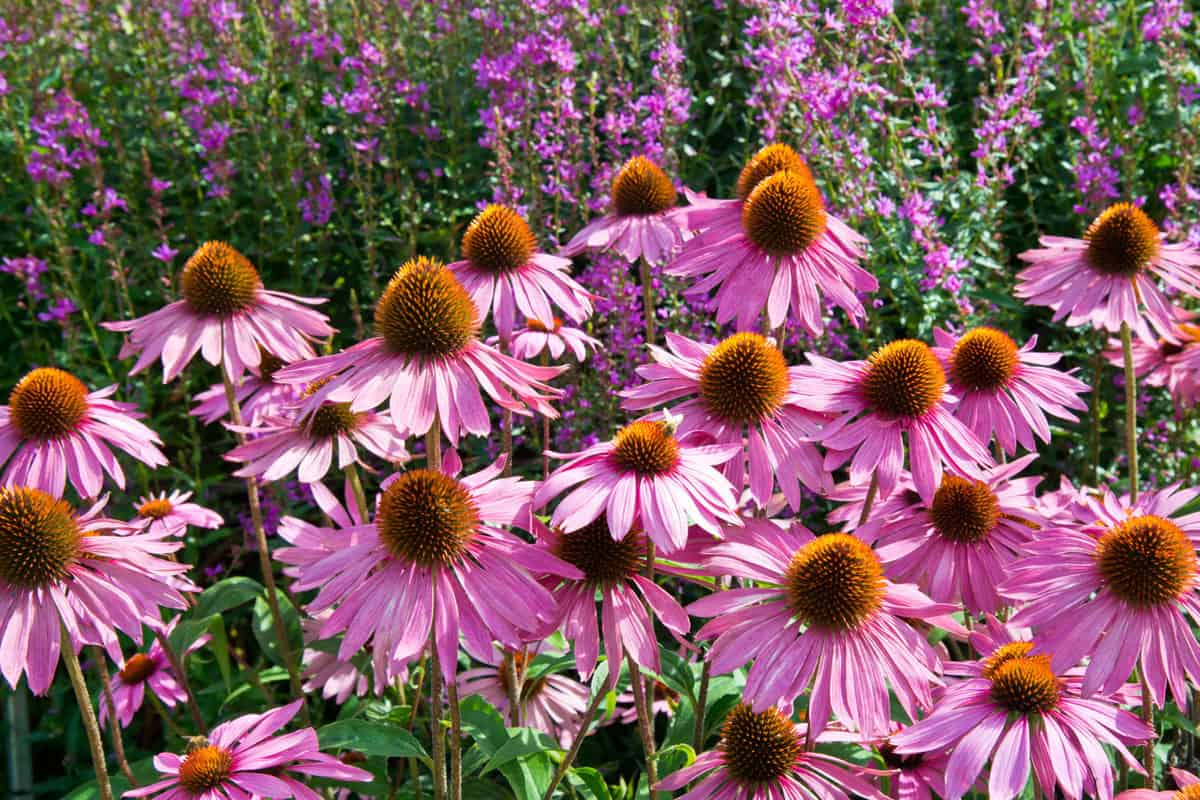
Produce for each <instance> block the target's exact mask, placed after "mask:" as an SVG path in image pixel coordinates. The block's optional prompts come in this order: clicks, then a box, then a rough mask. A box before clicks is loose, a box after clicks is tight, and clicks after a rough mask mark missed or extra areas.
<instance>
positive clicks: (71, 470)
mask: <svg viewBox="0 0 1200 800" xmlns="http://www.w3.org/2000/svg"><path fill="white" fill-rule="evenodd" d="M116 390H117V387H116V386H109V387H108V388H106V389H100V390H98V391H95V392H89V391H88V389H87V387H86V386H84V384H83V381H81V380H79V379H78V378H76V377H75V376H74V375H72V374H71V373H69V372H66V371H64V370H61V369H56V368H55V367H39V368H38V369H35V370H33V371H32V372H30V373H28V374H27V375H26V376H25V377H24V378H22V379H21V380H20V381H19V382H18V383H17V385H16V386H15V387H13V390H12V393H11V394H9V396H8V405H7V406H0V464H3V463H4V462H5V461H7V462H8V467H7V468H6V469H5V470H4V479H3V481H4V483H5V484H6V485H9V486H13V485H16V486H36V487H38V488H40V489H44V490H46V491H47V492H49V493H50V494H53V495H55V496H61V495H62V493H63V490H64V489H65V488H66V485H67V480H68V478H69V479H70V481H71V485H72V486H74V487H75V491H77V492H79V496H80V497H96V496H97V495H99V494H100V491H101V490H102V489H103V488H104V475H105V473H107V474H108V476H109V477H110V478H112V480H113V483H115V484H116V485H117V486H119V487H120V488H122V489H123V488H125V472H124V470H122V469H121V465H120V463H118V462H117V458H116V456H115V455H114V454H113V448H115V449H117V450H121V451H123V452H125V453H128V454H129V455H131V456H133V457H134V458H136V459H137V460H138V461H141V462H142V463H143V464H146V465H148V466H150V467H161V466H164V465H165V464H166V463H167V458H166V456H164V455H163V454H162V451H161V450H159V449H158V446H159V445H161V444H162V440H161V439H159V438H158V434H156V433H155V432H154V431H152V430H150V429H149V428H147V427H146V426H145V425H143V424H142V423H141V422H138V420H139V419H141V418H142V417H144V416H145V414H142V413H141V412H139V411H138V410H137V406H135V405H134V404H133V403H119V402H117V401H115V400H111V399H109V398H110V397H112V394H113V393H114V392H115V391H116Z"/></svg>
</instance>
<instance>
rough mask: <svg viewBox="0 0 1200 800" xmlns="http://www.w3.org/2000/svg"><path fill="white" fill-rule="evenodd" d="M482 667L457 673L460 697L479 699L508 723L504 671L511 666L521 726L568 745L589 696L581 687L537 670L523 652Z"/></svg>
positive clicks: (493, 660)
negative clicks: (515, 674) (491, 707)
mask: <svg viewBox="0 0 1200 800" xmlns="http://www.w3.org/2000/svg"><path fill="white" fill-rule="evenodd" d="M484 663H486V664H488V665H489V666H486V667H476V668H474V669H469V670H466V671H465V672H460V673H459V675H458V694H459V696H460V697H469V696H470V695H479V696H480V697H482V698H483V699H484V700H486V701H488V702H489V703H491V704H492V706H493V707H494V708H495V709H496V710H497V711H498V712H500V716H502V717H504V718H505V719H508V714H509V689H510V688H511V687H510V686H509V675H508V668H509V665H510V664H512V665H513V666H514V667H515V669H516V673H517V680H518V682H519V683H520V686H521V696H520V699H519V702H520V706H521V725H522V726H525V727H528V728H533V729H535V730H539V731H542V732H544V733H547V734H549V735H550V736H553V737H554V738H555V740H557V741H558V743H559V744H561V745H562V746H563V747H567V746H568V745H569V744H570V743H571V741H572V740H573V739H574V738H575V734H576V732H577V731H578V730H579V722H580V720H581V719H582V718H583V714H584V712H586V711H587V708H588V703H589V701H590V700H591V696H592V694H591V690H590V689H589V688H588V687H587V686H586V685H585V684H582V683H580V682H579V681H575V680H571V679H570V678H568V677H567V676H565V675H558V674H555V673H553V672H549V671H547V670H542V669H538V668H537V666H536V665H535V664H534V663H533V655H527V654H526V652H525V651H524V650H518V651H516V652H515V653H504V654H503V655H499V656H493V657H492V658H490V659H487V660H486V661H485V662H484Z"/></svg>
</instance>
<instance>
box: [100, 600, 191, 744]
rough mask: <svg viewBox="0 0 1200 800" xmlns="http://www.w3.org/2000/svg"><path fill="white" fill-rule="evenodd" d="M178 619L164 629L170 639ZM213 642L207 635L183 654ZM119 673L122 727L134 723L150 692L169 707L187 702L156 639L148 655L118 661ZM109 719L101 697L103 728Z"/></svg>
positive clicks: (116, 691) (115, 687)
mask: <svg viewBox="0 0 1200 800" xmlns="http://www.w3.org/2000/svg"><path fill="white" fill-rule="evenodd" d="M178 622H179V617H175V618H174V619H172V620H171V621H170V622H168V623H167V624H166V625H164V626H163V634H164V635H167V636H169V635H170V634H171V631H173V630H175V626H176V624H178ZM210 639H212V637H211V636H209V635H208V634H207V633H206V634H204V635H203V636H201V637H199V638H198V639H196V641H194V642H192V643H191V644H190V645H189V646H188V648H187V650H186V651H185V652H184V653H183V655H187V654H188V653H192V652H195V651H196V650H199V649H200V648H201V647H203V646H204V645H206V644H208V642H209V640H210ZM117 663H118V664H120V667H121V668H120V671H119V672H117V674H116V675H115V676H113V679H112V684H111V690H112V691H111V693H112V701H113V708H115V709H116V712H117V721H118V722H119V723H121V727H122V728H128V727H129V723H131V722H133V715H134V714H136V713H137V712H138V709H140V708H141V707H142V703H143V702H145V700H146V692H147V691H149V692H150V693H151V694H153V695H154V696H155V697H156V698H157V699H158V700H161V701H162V704H163V705H165V706H166V707H167V708H174V707H175V706H177V705H179V704H180V703H183V702H184V701H185V700H187V693H186V692H185V691H184V690H183V686H181V685H180V684H179V681H178V680H177V679H176V677H175V675H174V673H173V672H172V671H171V663H170V661H169V660H168V659H167V654H166V653H165V652H164V651H163V647H162V643H161V642H160V641H159V640H158V639H155V640H154V641H153V642H152V643H151V644H150V649H149V650H147V651H146V652H145V653H134V654H133V655H132V656H130V657H129V658H128V659H127V660H124V661H118V662H117ZM107 719H108V702H107V699H106V697H105V696H104V695H101V696H100V725H101V726H102V727H103V725H104V722H105V720H107Z"/></svg>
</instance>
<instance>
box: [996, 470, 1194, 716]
mask: <svg viewBox="0 0 1200 800" xmlns="http://www.w3.org/2000/svg"><path fill="white" fill-rule="evenodd" d="M1198 494H1200V489H1180V488H1179V485H1178V484H1175V485H1173V486H1169V487H1167V488H1165V489H1162V490H1160V491H1148V492H1145V493H1144V494H1142V495H1141V496H1140V497H1139V498H1138V501H1137V502H1136V503H1130V502H1129V499H1128V497H1121V498H1118V497H1117V496H1116V495H1114V494H1113V493H1112V492H1110V491H1108V490H1107V489H1106V490H1104V492H1103V494H1102V495H1101V497H1099V498H1093V497H1088V498H1086V499H1085V500H1084V501H1083V502H1082V503H1081V504H1079V505H1077V506H1076V509H1077V511H1078V513H1079V514H1080V518H1079V520H1078V522H1077V523H1076V524H1075V525H1072V526H1070V527H1058V528H1055V529H1053V530H1049V531H1046V532H1044V533H1043V534H1042V535H1040V536H1039V537H1037V539H1036V540H1035V541H1033V542H1031V543H1030V544H1029V545H1028V546H1027V547H1026V548H1025V549H1026V552H1027V556H1026V557H1025V558H1023V559H1021V560H1019V561H1017V562H1016V563H1015V564H1014V565H1013V567H1012V569H1011V570H1010V573H1009V580H1008V581H1007V582H1006V583H1005V584H1004V585H1002V586H1001V587H1000V591H1001V592H1002V593H1003V594H1005V595H1006V596H1008V597H1011V598H1013V599H1014V600H1016V601H1018V602H1019V604H1020V608H1019V609H1018V611H1017V613H1016V614H1015V615H1014V616H1013V618H1012V623H1013V624H1014V625H1021V626H1027V627H1031V628H1033V629H1034V630H1036V631H1037V634H1038V639H1039V641H1040V642H1042V644H1043V645H1044V647H1045V650H1046V651H1047V652H1052V653H1053V654H1054V669H1055V670H1056V671H1059V670H1062V669H1066V668H1068V667H1072V666H1074V665H1076V664H1078V663H1079V662H1080V661H1081V660H1083V658H1084V657H1085V656H1089V657H1090V660H1089V661H1088V665H1087V671H1086V673H1085V675H1084V680H1083V693H1084V694H1085V695H1090V694H1092V693H1093V692H1096V691H1100V692H1102V693H1104V694H1111V693H1113V692H1114V691H1116V690H1117V689H1118V688H1120V687H1121V686H1122V685H1123V684H1124V683H1125V681H1126V680H1127V679H1128V678H1129V676H1130V675H1131V674H1132V673H1133V670H1134V667H1135V666H1136V667H1138V668H1139V669H1140V671H1141V675H1142V677H1143V679H1144V680H1145V682H1146V685H1147V686H1148V687H1149V689H1150V696H1151V698H1152V699H1153V701H1154V704H1155V705H1156V706H1158V707H1160V708H1161V707H1162V705H1163V703H1164V702H1165V690H1166V687H1167V685H1170V688H1171V694H1172V696H1173V697H1174V698H1175V702H1176V703H1178V704H1179V705H1180V706H1181V707H1186V706H1187V704H1188V698H1189V695H1190V692H1189V690H1188V680H1189V679H1190V680H1191V681H1192V684H1193V685H1200V643H1197V641H1196V637H1195V636H1194V635H1193V634H1192V629H1191V627H1190V625H1189V624H1188V618H1189V617H1191V619H1192V620H1195V621H1196V622H1200V596H1198V595H1197V593H1196V591H1197V589H1200V561H1198V560H1197V557H1196V546H1197V544H1198V543H1200V513H1192V514H1186V515H1184V516H1178V517H1177V516H1174V515H1175V513H1176V512H1177V511H1179V509H1181V508H1183V507H1184V506H1185V505H1186V504H1187V503H1189V502H1190V501H1191V500H1193V499H1194V498H1195V497H1196V496H1197V495H1198Z"/></svg>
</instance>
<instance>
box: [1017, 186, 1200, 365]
mask: <svg viewBox="0 0 1200 800" xmlns="http://www.w3.org/2000/svg"><path fill="white" fill-rule="evenodd" d="M1039 243H1040V244H1041V245H1042V247H1041V248H1040V249H1036V250H1027V251H1025V252H1024V253H1021V255H1020V258H1021V260H1022V261H1025V262H1028V263H1029V264H1030V266H1028V267H1026V268H1025V269H1023V270H1022V271H1021V272H1020V274H1018V275H1017V288H1016V290H1015V293H1016V295H1017V297H1020V298H1022V299H1024V300H1025V301H1026V302H1027V303H1030V304H1033V305H1038V306H1048V307H1049V308H1052V309H1054V319H1055V320H1060V319H1064V318H1065V319H1066V320H1067V324H1068V325H1081V324H1083V323H1087V324H1089V325H1091V326H1092V327H1093V328H1098V329H1101V330H1107V331H1111V332H1113V333H1115V332H1117V331H1119V330H1120V329H1121V323H1122V322H1125V323H1128V324H1129V327H1130V328H1131V329H1132V330H1133V331H1134V332H1136V333H1137V334H1138V336H1140V337H1141V338H1143V339H1147V340H1151V341H1153V340H1154V339H1155V338H1156V337H1155V335H1154V333H1152V332H1151V328H1153V329H1154V331H1157V333H1158V335H1159V336H1162V337H1164V338H1168V339H1169V338H1171V337H1172V336H1174V335H1175V322H1176V319H1175V312H1174V307H1173V306H1172V304H1171V300H1170V299H1169V298H1168V297H1167V295H1166V293H1165V292H1164V291H1163V290H1162V289H1161V288H1159V284H1158V280H1161V281H1162V282H1163V283H1164V284H1166V285H1167V286H1168V287H1170V288H1171V289H1174V290H1177V291H1180V292H1183V293H1184V294H1188V295H1192V296H1193V297H1196V296H1200V251H1197V250H1195V249H1194V248H1193V247H1191V246H1190V245H1188V244H1187V243H1186V242H1179V243H1177V244H1170V243H1168V242H1167V241H1166V239H1165V237H1164V235H1163V234H1162V233H1161V232H1160V231H1159V230H1158V226H1156V225H1155V224H1154V222H1153V221H1151V219H1150V217H1148V216H1146V212H1144V211H1142V210H1141V209H1140V208H1138V207H1137V206H1134V205H1130V204H1129V203H1117V204H1116V205H1113V206H1109V207H1108V208H1106V209H1105V210H1104V211H1103V213H1101V214H1100V216H1098V217H1096V219H1095V220H1093V221H1092V224H1091V225H1089V226H1088V229H1087V232H1086V233H1084V235H1083V238H1082V239H1070V238H1067V237H1063V236H1043V237H1042V238H1041V239H1040V240H1039ZM1156 279H1158V280H1156Z"/></svg>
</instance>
